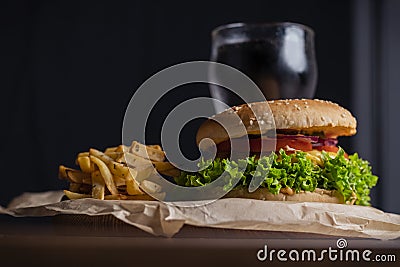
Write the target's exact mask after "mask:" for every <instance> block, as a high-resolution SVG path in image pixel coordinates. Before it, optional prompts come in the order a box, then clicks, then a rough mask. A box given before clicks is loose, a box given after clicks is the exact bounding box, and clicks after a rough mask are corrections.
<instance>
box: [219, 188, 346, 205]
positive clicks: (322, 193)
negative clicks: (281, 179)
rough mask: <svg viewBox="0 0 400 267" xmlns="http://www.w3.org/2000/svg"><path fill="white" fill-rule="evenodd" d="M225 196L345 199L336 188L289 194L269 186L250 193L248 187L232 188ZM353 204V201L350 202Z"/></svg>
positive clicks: (311, 199) (301, 199) (316, 199)
mask: <svg viewBox="0 0 400 267" xmlns="http://www.w3.org/2000/svg"><path fill="white" fill-rule="evenodd" d="M224 197H225V198H251V199H258V200H272V201H296V202H324V203H339V204H343V203H344V199H343V196H342V195H341V194H339V193H338V192H337V191H335V190H325V189H320V188H316V189H315V191H314V192H308V191H300V192H298V193H293V194H288V193H286V192H284V190H281V192H280V193H279V194H276V195H275V194H273V193H271V192H270V191H269V190H268V189H267V188H258V189H257V190H256V191H254V192H252V193H250V192H249V191H248V188H247V187H242V186H241V187H236V188H234V189H232V190H231V191H230V192H229V193H228V194H226V195H225V196H224ZM349 204H353V203H349Z"/></svg>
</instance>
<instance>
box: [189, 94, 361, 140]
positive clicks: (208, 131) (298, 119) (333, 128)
mask: <svg viewBox="0 0 400 267" xmlns="http://www.w3.org/2000/svg"><path fill="white" fill-rule="evenodd" d="M271 112H272V115H271ZM233 115H235V116H234V117H235V118H236V121H239V120H238V119H237V116H238V117H239V118H240V120H241V121H239V124H243V126H244V128H245V130H246V131H243V130H241V131H240V130H235V128H241V129H243V127H239V126H241V125H238V124H237V125H236V126H235V125H230V124H232V123H231V122H232V121H234V120H233V118H232V116H233ZM236 115H237V116H236ZM272 116H273V118H274V121H275V128H276V130H277V131H278V130H281V131H283V132H285V131H286V132H289V133H292V132H298V133H301V134H305V135H313V134H316V133H322V134H323V135H325V136H326V137H331V138H336V137H338V136H350V135H354V134H355V133H356V127H357V122H356V119H355V118H354V117H353V115H352V114H351V113H350V111H348V110H347V109H345V108H343V107H341V106H339V105H338V104H336V103H333V102H330V101H325V100H318V99H282V100H272V101H264V102H256V103H251V104H243V105H240V106H235V107H232V108H229V109H227V110H225V111H223V112H221V113H219V114H217V115H214V116H213V117H211V118H210V119H208V120H207V121H205V122H204V123H203V124H202V125H201V126H200V128H199V130H198V132H197V136H196V140H197V144H199V142H200V141H201V140H202V139H203V138H210V139H212V140H213V141H214V142H215V143H216V144H219V143H221V142H223V141H225V140H228V139H229V138H239V137H242V136H244V135H246V134H262V133H265V132H266V131H268V130H271V129H273V128H274V127H273V126H274V122H273V121H272ZM216 121H219V122H223V124H224V125H225V126H226V125H228V126H229V132H230V136H229V135H228V133H227V131H226V130H225V129H224V128H223V127H222V126H221V125H220V124H219V123H217V122H216ZM232 129H233V130H232Z"/></svg>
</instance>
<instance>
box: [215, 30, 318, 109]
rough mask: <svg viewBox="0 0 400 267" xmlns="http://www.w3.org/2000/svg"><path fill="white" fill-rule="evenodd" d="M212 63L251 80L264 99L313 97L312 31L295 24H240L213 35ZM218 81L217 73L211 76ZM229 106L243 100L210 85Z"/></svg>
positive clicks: (313, 56) (314, 68)
mask: <svg viewBox="0 0 400 267" xmlns="http://www.w3.org/2000/svg"><path fill="white" fill-rule="evenodd" d="M213 41H214V43H213V52H212V56H211V60H212V61H216V62H219V63H224V64H227V65H229V66H232V67H234V68H236V69H238V70H240V71H241V72H243V73H244V74H246V75H247V76H249V78H250V79H252V80H253V81H254V82H255V83H256V84H257V86H258V87H259V88H260V90H261V91H262V93H263V94H264V96H265V98H266V99H267V100H272V99H280V98H313V97H314V94H315V88H316V82H317V64H316V60H315V53H314V43H313V41H314V40H313V32H312V30H311V29H309V28H308V27H305V26H303V25H299V24H291V23H282V24H251V25H247V24H241V25H239V26H229V25H228V26H227V27H225V28H224V26H222V28H221V27H220V28H217V29H216V30H215V31H214V32H213ZM213 75H214V76H216V77H217V78H218V73H214V74H213ZM210 91H211V95H212V96H213V97H214V98H217V99H219V100H221V101H223V102H224V103H226V104H228V105H229V106H233V105H237V104H241V103H243V100H242V99H241V98H240V97H238V96H236V95H235V94H234V93H232V92H231V91H229V90H228V89H225V88H222V87H219V86H215V85H214V86H210Z"/></svg>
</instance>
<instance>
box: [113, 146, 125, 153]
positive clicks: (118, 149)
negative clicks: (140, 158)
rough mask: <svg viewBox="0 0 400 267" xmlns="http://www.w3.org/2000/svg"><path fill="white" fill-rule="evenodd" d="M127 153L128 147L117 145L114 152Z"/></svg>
mask: <svg viewBox="0 0 400 267" xmlns="http://www.w3.org/2000/svg"><path fill="white" fill-rule="evenodd" d="M128 151H129V147H128V146H125V145H119V146H117V148H116V149H115V151H114V152H128Z"/></svg>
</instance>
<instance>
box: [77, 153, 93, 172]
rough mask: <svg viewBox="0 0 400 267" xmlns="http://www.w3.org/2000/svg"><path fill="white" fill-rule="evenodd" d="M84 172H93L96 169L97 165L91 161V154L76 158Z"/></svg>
mask: <svg viewBox="0 0 400 267" xmlns="http://www.w3.org/2000/svg"><path fill="white" fill-rule="evenodd" d="M76 161H77V162H78V165H79V167H80V168H81V170H82V171H83V172H86V173H92V172H94V171H95V165H94V164H93V162H91V161H90V158H89V156H82V157H78V158H77V159H76Z"/></svg>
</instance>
